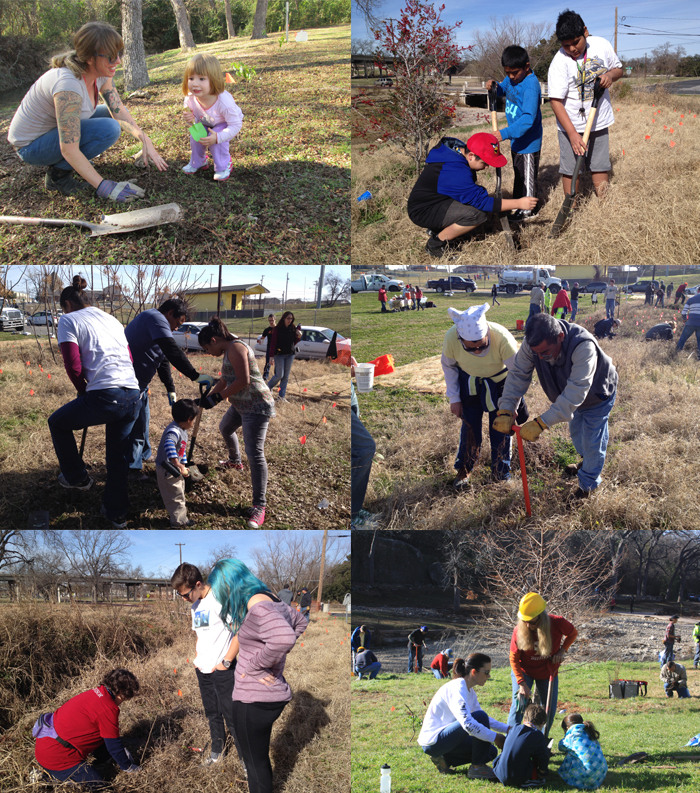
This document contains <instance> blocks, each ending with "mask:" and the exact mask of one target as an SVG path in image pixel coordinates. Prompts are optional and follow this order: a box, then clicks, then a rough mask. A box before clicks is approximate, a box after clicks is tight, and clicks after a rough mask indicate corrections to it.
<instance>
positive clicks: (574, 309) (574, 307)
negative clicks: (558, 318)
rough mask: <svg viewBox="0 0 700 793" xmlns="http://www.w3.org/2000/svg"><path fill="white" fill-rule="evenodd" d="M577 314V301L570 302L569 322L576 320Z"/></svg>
mask: <svg viewBox="0 0 700 793" xmlns="http://www.w3.org/2000/svg"><path fill="white" fill-rule="evenodd" d="M577 314H578V300H572V301H571V318H570V319H569V322H573V321H574V320H575V319H576V315H577Z"/></svg>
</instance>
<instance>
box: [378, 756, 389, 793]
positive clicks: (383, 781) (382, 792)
mask: <svg viewBox="0 0 700 793" xmlns="http://www.w3.org/2000/svg"><path fill="white" fill-rule="evenodd" d="M379 793H391V767H390V766H388V765H387V764H386V763H384V765H383V766H382V776H381V778H380V781H379Z"/></svg>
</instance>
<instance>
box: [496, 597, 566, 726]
mask: <svg viewBox="0 0 700 793" xmlns="http://www.w3.org/2000/svg"><path fill="white" fill-rule="evenodd" d="M577 636H578V631H577V630H576V628H575V627H574V626H573V625H572V624H571V623H570V622H569V621H568V620H566V619H564V617H558V616H556V615H554V614H548V613H547V603H546V602H545V600H544V598H543V597H542V596H541V595H539V594H538V593H537V592H528V593H527V595H524V596H523V597H522V598H521V600H520V605H519V607H518V622H517V624H516V626H515V628H513V635H512V637H511V640H510V668H511V681H512V688H513V701H512V703H511V706H510V713H509V714H508V726H509V727H515V726H516V725H517V724H520V722H521V721H522V714H523V711H524V710H525V706H526V705H527V702H528V700H529V699H530V697H531V695H532V688H533V686H535V687H536V688H537V691H538V692H539V695H540V701H541V702H545V703H547V704H548V712H547V732H548V731H549V730H550V728H551V726H552V722H553V721H554V714H555V713H556V712H557V695H558V691H559V676H558V671H559V666H560V664H561V663H562V662H563V661H564V659H565V658H566V653H567V652H568V650H569V648H570V647H571V645H572V644H573V643H574V642H575V641H576V637H577Z"/></svg>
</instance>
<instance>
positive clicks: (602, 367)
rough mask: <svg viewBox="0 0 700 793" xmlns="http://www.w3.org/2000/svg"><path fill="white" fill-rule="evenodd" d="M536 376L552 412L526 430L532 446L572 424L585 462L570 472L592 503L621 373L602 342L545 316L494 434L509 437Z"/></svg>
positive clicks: (533, 330) (533, 324)
mask: <svg viewBox="0 0 700 793" xmlns="http://www.w3.org/2000/svg"><path fill="white" fill-rule="evenodd" d="M533 372H537V376H538V379H539V381H540V384H541V386H542V389H543V391H544V392H545V394H546V396H547V398H548V399H549V400H550V401H551V402H552V405H551V407H550V408H549V409H548V410H546V411H545V412H544V413H543V414H542V415H541V416H538V417H537V418H536V419H534V420H533V421H528V422H527V423H526V424H523V427H522V430H521V433H520V434H521V436H522V438H523V439H524V440H526V441H536V440H537V438H538V437H539V436H540V435H541V434H542V432H544V430H546V429H549V428H550V427H551V426H552V425H553V424H559V423H561V422H563V421H567V422H568V423H569V432H570V433H571V440H572V442H573V444H574V446H575V448H576V451H577V452H578V453H579V454H580V455H581V457H582V458H583V460H582V461H581V462H580V463H578V465H576V464H572V465H569V466H567V469H566V473H567V474H568V475H570V476H573V475H577V476H578V482H579V487H578V490H577V491H576V494H575V495H576V497H577V498H585V497H587V496H588V495H589V494H590V492H591V491H592V490H595V489H596V488H597V487H598V485H599V484H600V482H601V476H600V474H601V472H602V470H603V465H604V464H605V452H606V450H607V448H608V416H609V415H610V411H611V410H612V408H613V405H614V404H615V397H616V395H617V370H616V369H615V366H614V364H613V362H612V360H611V359H610V358H609V357H608V356H607V355H606V354H605V353H604V352H603V351H602V350H601V348H600V346H599V345H598V342H597V341H596V339H595V338H594V337H593V336H592V335H591V334H590V333H589V332H588V331H587V330H585V329H584V328H582V327H581V326H580V325H574V324H572V323H570V322H566V321H565V320H563V319H556V318H555V317H552V316H551V315H549V314H544V313H539V314H535V316H534V317H532V318H531V319H530V320H529V322H528V324H527V325H526V327H525V339H524V340H523V343H522V346H521V347H520V349H519V350H518V353H517V355H516V356H515V359H514V361H513V362H512V364H511V366H510V367H509V372H508V377H507V378H506V384H505V387H504V389H503V395H502V396H501V398H500V399H499V401H498V407H499V410H498V413H497V418H496V420H495V421H494V429H497V430H498V431H499V432H504V433H505V432H509V431H510V426H512V424H513V421H514V410H515V406H516V405H517V404H518V401H519V400H520V398H521V397H523V396H524V395H525V394H526V393H527V390H528V388H529V387H530V383H531V382H532V375H533Z"/></svg>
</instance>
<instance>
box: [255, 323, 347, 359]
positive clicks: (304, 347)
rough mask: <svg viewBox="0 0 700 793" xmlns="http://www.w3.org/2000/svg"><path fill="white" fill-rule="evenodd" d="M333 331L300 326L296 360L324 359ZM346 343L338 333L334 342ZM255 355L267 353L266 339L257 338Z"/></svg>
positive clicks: (311, 326)
mask: <svg viewBox="0 0 700 793" xmlns="http://www.w3.org/2000/svg"><path fill="white" fill-rule="evenodd" d="M333 333H334V331H333V330H331V328H321V327H318V326H316V325H302V326H301V341H300V342H299V343H298V344H297V346H296V355H297V358H309V359H311V358H315V359H318V358H325V357H326V353H327V352H328V345H329V344H330V343H331V339H332V338H333ZM340 341H346V342H349V341H350V339H346V338H345V336H341V335H340V333H339V334H338V335H337V337H336V342H340ZM254 350H255V353H256V355H265V353H266V352H267V338H264V339H263V337H262V336H258V338H257V340H256V342H255V347H254Z"/></svg>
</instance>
